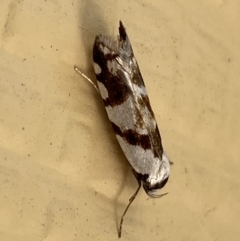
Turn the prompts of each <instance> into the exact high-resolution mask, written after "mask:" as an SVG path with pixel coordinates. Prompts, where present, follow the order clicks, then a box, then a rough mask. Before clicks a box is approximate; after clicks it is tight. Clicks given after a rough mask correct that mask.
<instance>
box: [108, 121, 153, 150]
mask: <svg viewBox="0 0 240 241" xmlns="http://www.w3.org/2000/svg"><path fill="white" fill-rule="evenodd" d="M111 124H112V127H113V130H114V132H115V134H116V135H119V136H121V137H122V138H123V139H124V140H125V141H126V142H127V143H129V144H130V145H134V146H141V147H142V148H143V149H144V150H147V149H150V148H151V142H150V139H149V136H148V135H141V134H139V133H137V132H136V131H134V130H131V129H127V130H121V129H120V127H119V126H117V125H116V124H115V123H113V122H111Z"/></svg>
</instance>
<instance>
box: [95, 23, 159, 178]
mask: <svg viewBox="0 0 240 241" xmlns="http://www.w3.org/2000/svg"><path fill="white" fill-rule="evenodd" d="M119 34H120V36H119V39H118V40H117V41H115V40H113V39H112V38H111V37H109V36H102V35H98V36H97V37H96V39H95V43H94V48H93V61H94V69H95V73H96V77H97V81H98V82H97V83H98V87H99V90H100V93H101V96H102V98H103V101H104V104H105V108H106V111H107V114H108V117H109V119H110V121H111V124H112V126H113V129H114V132H115V134H116V137H117V140H118V142H119V144H120V146H121V148H122V150H123V152H124V154H125V156H126V157H127V159H128V161H129V163H130V164H131V166H132V167H133V168H134V169H135V171H136V172H138V173H141V174H150V173H152V172H153V171H154V170H153V169H155V168H156V166H159V165H160V162H161V160H162V154H163V148H162V143H161V136H160V133H159V130H158V126H157V123H156V120H155V117H154V114H153V111H152V108H151V106H150V103H149V99H148V95H147V91H146V88H145V85H144V82H143V78H142V75H141V73H140V70H139V67H138V64H137V61H136V59H135V57H134V54H133V50H132V47H131V43H130V41H129V38H128V36H127V33H126V30H125V28H124V27H123V25H122V23H121V22H120V27H119Z"/></svg>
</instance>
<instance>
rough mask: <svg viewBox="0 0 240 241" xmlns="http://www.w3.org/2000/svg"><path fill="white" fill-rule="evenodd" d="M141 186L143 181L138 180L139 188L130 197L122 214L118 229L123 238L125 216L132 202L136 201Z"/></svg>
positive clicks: (119, 235)
mask: <svg viewBox="0 0 240 241" xmlns="http://www.w3.org/2000/svg"><path fill="white" fill-rule="evenodd" d="M140 188H141V181H138V188H137V190H136V191H135V193H134V194H133V195H132V196H131V197H130V199H129V203H128V205H127V207H126V209H125V211H124V212H123V214H122V217H121V221H120V225H119V230H118V237H119V238H121V234H122V224H123V218H124V216H125V214H126V212H127V210H128V208H129V207H130V205H131V204H132V202H133V201H134V199H135V197H136V196H137V194H138V192H139V190H140Z"/></svg>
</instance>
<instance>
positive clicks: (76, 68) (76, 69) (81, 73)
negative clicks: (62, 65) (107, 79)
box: [74, 66, 100, 94]
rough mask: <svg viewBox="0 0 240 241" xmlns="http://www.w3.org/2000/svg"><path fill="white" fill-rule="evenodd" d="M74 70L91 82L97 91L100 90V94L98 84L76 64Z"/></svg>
mask: <svg viewBox="0 0 240 241" xmlns="http://www.w3.org/2000/svg"><path fill="white" fill-rule="evenodd" d="M74 70H75V71H76V72H77V73H79V74H80V75H81V76H82V77H83V78H84V79H86V80H87V81H88V82H89V83H91V84H92V85H93V87H94V88H95V89H96V91H97V92H98V94H100V92H99V89H98V87H97V85H96V84H95V83H94V82H93V81H92V80H91V79H90V78H88V77H87V76H86V75H85V74H84V73H83V72H82V71H81V70H80V69H79V68H78V67H77V66H74Z"/></svg>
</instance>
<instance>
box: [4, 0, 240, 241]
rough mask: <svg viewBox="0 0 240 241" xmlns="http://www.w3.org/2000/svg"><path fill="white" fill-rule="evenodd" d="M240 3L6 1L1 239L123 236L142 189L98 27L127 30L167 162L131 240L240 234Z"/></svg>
mask: <svg viewBox="0 0 240 241" xmlns="http://www.w3.org/2000/svg"><path fill="white" fill-rule="evenodd" d="M239 10H240V3H239V1H237V0H233V1H207V0H204V1H199V0H197V1H178V2H174V1H172V2H171V1H162V2H159V1H153V0H151V1H148V3H146V2H144V1H125V0H124V1H89V0H84V1H77V0H76V1H59V0H51V1H30V0H20V1H14V0H12V1H10V0H4V1H2V3H1V8H0V33H1V35H0V56H1V57H0V80H1V81H0V92H1V94H0V133H1V134H0V148H1V151H0V193H1V195H0V216H1V219H0V240H4V241H12V240H14V241H16V240H19V241H35V240H37V241H38V240H44V241H45V240H46V241H52V240H58V241H61V240H64V241H67V240H84V241H86V240H104V241H107V240H118V237H117V231H116V219H117V218H119V217H120V215H121V213H122V211H123V210H124V208H125V206H126V204H127V202H128V198H129V197H130V196H131V195H132V193H133V192H134V191H135V189H136V187H137V183H136V181H135V180H134V177H133V175H132V174H131V172H130V170H129V167H128V165H127V162H126V160H125V158H124V156H123V154H122V152H121V150H120V148H119V146H118V144H117V142H116V139H115V136H114V134H113V133H112V129H111V126H110V124H109V123H108V119H107V116H106V113H105V110H104V107H103V104H102V101H101V98H100V97H99V96H98V94H97V93H96V91H95V90H94V88H93V87H92V86H91V85H90V84H89V83H88V82H86V81H85V80H84V79H83V78H81V76H79V75H78V74H77V73H76V72H74V69H73V66H74V65H75V64H76V65H78V66H79V67H80V68H81V69H82V70H83V71H84V72H85V73H86V74H87V75H88V76H89V77H91V78H92V79H94V72H93V67H92V62H91V48H92V44H93V41H94V37H95V35H96V34H98V33H105V34H110V35H116V34H117V32H118V21H119V19H121V20H122V21H123V22H124V24H125V26H126V28H127V31H128V35H129V37H130V40H131V43H132V45H133V49H134V52H135V55H136V58H137V60H138V63H139V66H140V69H141V72H142V75H143V77H144V80H145V84H146V87H147V90H148V94H149V98H150V101H151V104H152V108H153V110H154V112H155V115H156V119H157V121H158V124H159V127H160V130H161V134H162V138H163V144H164V147H165V149H166V152H167V154H168V156H169V157H170V159H171V161H173V162H174V165H173V166H172V172H171V177H170V180H169V182H168V184H167V185H166V186H165V188H164V189H163V192H169V194H168V195H167V196H165V197H163V198H162V199H156V200H152V199H149V198H148V197H147V195H146V194H145V193H144V191H143V190H141V192H140V193H139V196H138V197H137V198H136V200H135V201H134V203H133V205H132V206H131V208H130V210H129V212H128V213H127V215H126V218H125V221H124V226H123V233H122V240H131V241H134V240H154V241H155V240H156V241H158V240H161V241H163V240H164V241H165V240H174V241H175V240H179V241H183V240H186V241H191V240H194V241H196V240H199V241H200V240H201V241H202V240H204V241H212V240H223V241H225V240H231V241H237V240H239V236H240V231H239V216H240V205H239V200H240V175H239V170H240V161H239V154H240V151H239V144H240V137H239V124H240V115H239V112H240V95H239V93H240V81H239V78H240V68H239V62H240V52H239V46H240V30H239V20H240V15H239Z"/></svg>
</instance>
